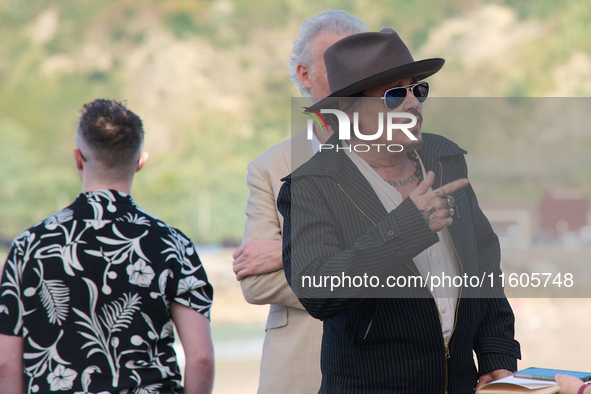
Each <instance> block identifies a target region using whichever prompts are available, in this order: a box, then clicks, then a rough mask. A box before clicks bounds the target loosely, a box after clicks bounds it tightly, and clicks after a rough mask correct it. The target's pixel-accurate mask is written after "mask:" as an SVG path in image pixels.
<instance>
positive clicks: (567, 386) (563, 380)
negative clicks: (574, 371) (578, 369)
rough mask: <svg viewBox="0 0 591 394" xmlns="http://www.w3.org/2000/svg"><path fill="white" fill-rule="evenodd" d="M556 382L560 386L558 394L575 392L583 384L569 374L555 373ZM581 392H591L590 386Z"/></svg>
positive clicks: (575, 393) (574, 393) (573, 393)
mask: <svg viewBox="0 0 591 394" xmlns="http://www.w3.org/2000/svg"><path fill="white" fill-rule="evenodd" d="M555 379H556V382H557V383H558V386H559V387H560V391H559V392H558V394H577V393H578V392H579V390H580V389H581V387H582V386H583V384H584V383H583V381H582V380H581V379H579V378H575V377H574V376H569V375H561V374H556V377H555ZM583 393H591V386H587V387H585V390H584V391H583Z"/></svg>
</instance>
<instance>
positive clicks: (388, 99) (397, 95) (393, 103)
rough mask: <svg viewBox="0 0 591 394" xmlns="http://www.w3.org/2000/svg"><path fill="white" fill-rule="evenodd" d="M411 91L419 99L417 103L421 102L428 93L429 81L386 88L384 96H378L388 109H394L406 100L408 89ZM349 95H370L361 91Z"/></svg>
mask: <svg viewBox="0 0 591 394" xmlns="http://www.w3.org/2000/svg"><path fill="white" fill-rule="evenodd" d="M409 90H410V91H412V94H413V96H415V97H416V99H417V100H418V101H419V103H423V102H424V101H425V100H426V99H427V95H428V94H429V83H428V82H419V83H413V84H411V85H405V86H398V87H395V88H392V89H388V90H386V92H385V93H384V96H382V97H380V98H381V99H382V100H384V105H385V106H386V108H388V109H390V110H391V109H395V108H398V107H400V106H401V105H402V103H403V102H404V100H406V95H407V94H408V91H409ZM351 97H371V96H366V95H364V94H362V93H357V94H353V95H351Z"/></svg>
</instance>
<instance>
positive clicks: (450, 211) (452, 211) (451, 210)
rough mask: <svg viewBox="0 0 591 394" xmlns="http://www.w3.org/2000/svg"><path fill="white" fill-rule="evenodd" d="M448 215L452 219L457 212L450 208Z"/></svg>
mask: <svg viewBox="0 0 591 394" xmlns="http://www.w3.org/2000/svg"><path fill="white" fill-rule="evenodd" d="M447 213H448V214H449V217H452V216H453V215H454V214H455V213H456V210H455V209H453V208H449V209H448V210H447Z"/></svg>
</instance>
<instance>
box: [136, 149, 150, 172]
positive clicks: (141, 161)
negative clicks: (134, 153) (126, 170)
mask: <svg viewBox="0 0 591 394" xmlns="http://www.w3.org/2000/svg"><path fill="white" fill-rule="evenodd" d="M148 157H150V154H149V153H148V152H142V154H141V155H140V158H139V160H138V162H137V168H136V169H135V172H138V171H139V170H141V169H142V167H143V166H144V164H146V161H148Z"/></svg>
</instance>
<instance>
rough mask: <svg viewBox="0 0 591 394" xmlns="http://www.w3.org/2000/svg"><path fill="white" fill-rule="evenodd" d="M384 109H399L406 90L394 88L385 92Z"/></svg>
mask: <svg viewBox="0 0 591 394" xmlns="http://www.w3.org/2000/svg"><path fill="white" fill-rule="evenodd" d="M384 98H385V100H384V101H385V103H386V108H388V109H394V108H397V107H400V105H401V104H402V103H403V102H404V100H405V99H406V88H394V89H390V90H388V91H387V92H386V95H385V97H384Z"/></svg>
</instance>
